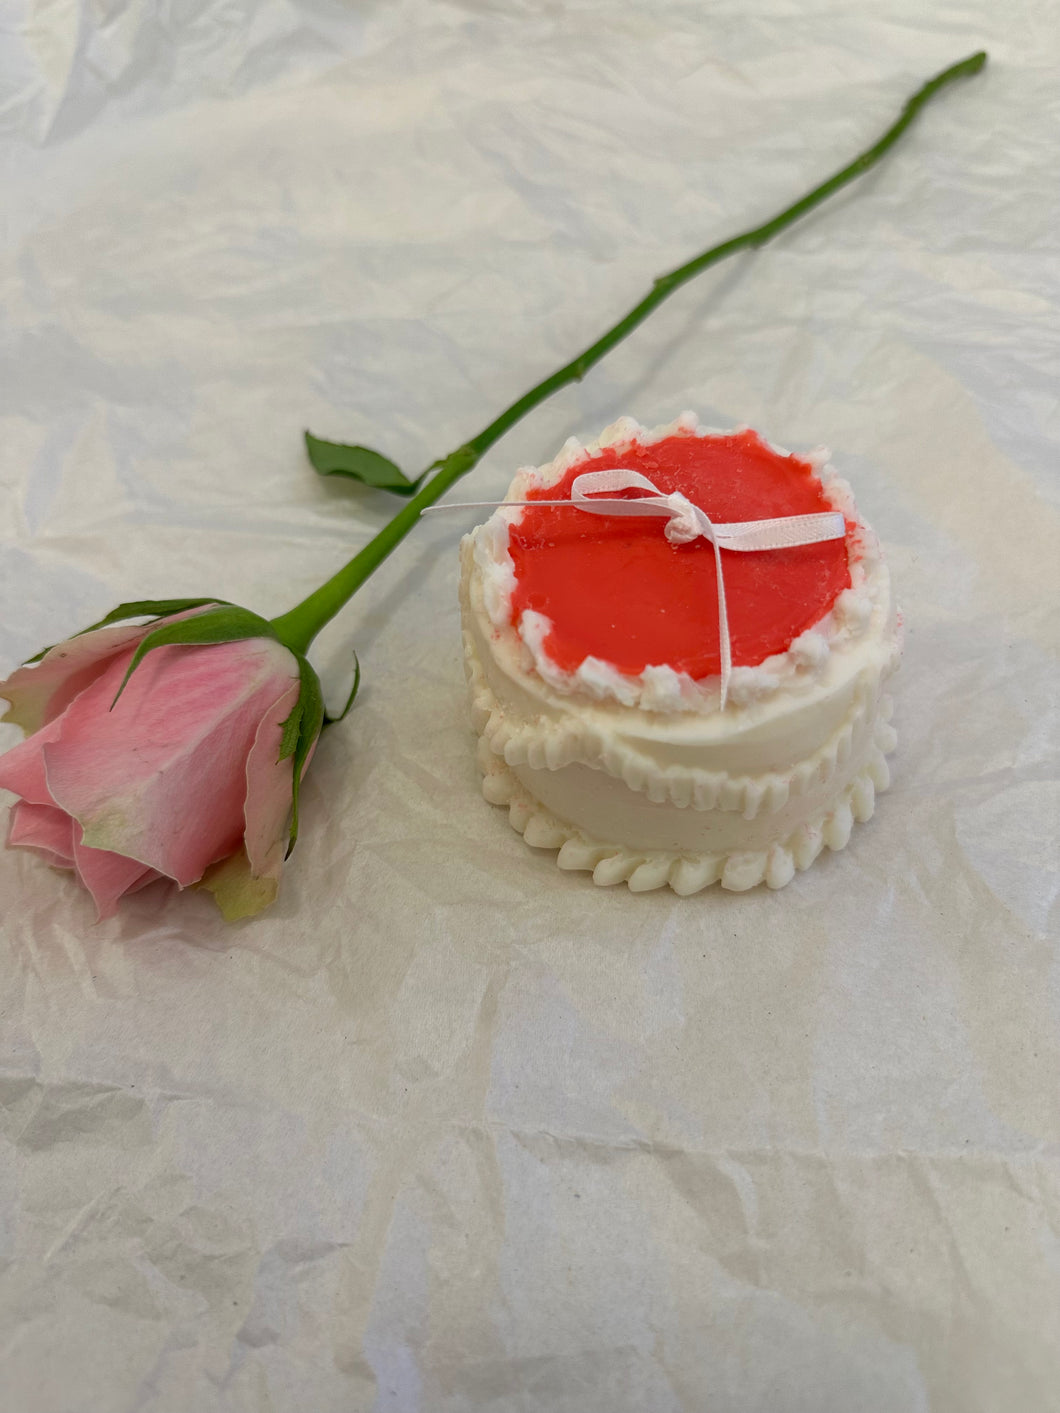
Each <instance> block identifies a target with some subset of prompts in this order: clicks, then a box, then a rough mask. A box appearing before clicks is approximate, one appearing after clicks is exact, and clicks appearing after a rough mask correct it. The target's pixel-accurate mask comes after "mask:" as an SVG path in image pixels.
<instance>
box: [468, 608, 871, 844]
mask: <svg viewBox="0 0 1060 1413" xmlns="http://www.w3.org/2000/svg"><path fill="white" fill-rule="evenodd" d="M464 664H465V671H466V673H467V679H468V689H469V696H470V699H471V717H472V721H473V722H474V725H475V729H476V730H477V731H478V732H479V734H480V736H481V737H482V739H483V740H484V741H486V742H487V743H488V745H489V748H490V750H491V751H492V752H493V754H494V755H496V756H501V757H503V758H504V760H505V762H506V763H507V764H508V765H510V766H512V765H528V766H530V768H531V769H532V770H560V769H562V768H563V766H565V765H571V764H573V763H574V762H575V761H578V762H580V763H581V764H583V765H588V766H590V767H591V768H596V769H603V770H604V771H606V772H607V774H608V775H611V776H614V777H615V778H616V779H618V780H621V781H622V782H623V783H624V784H625V785H627V786H628V787H629V789H631V790H635V791H636V792H637V793H638V794H643V795H646V796H647V797H648V799H649V800H651V801H652V803H653V804H672V805H676V806H677V807H678V808H679V809H685V808H688V807H689V806H691V807H693V808H695V809H700V810H707V809H721V810H725V811H733V812H735V811H739V812H740V813H741V814H742V815H743V817H744V819H748V820H750V819H756V818H757V817H758V815H759V813H761V811H762V809H763V807H764V808H765V809H766V810H767V812H769V813H771V814H773V813H776V811H778V810H780V809H783V807H784V805H785V804H786V803H787V802H788V800H789V798H791V797H792V796H800V795H803V794H805V793H806V792H807V791H808V790H809V789H811V788H818V787H819V786H822V785H827V784H828V782H829V781H830V780H831V779H832V778H833V777H834V776H835V774H836V772H837V771H838V770H840V769H841V768H842V767H843V766H844V765H845V764H846V762H847V760H848V759H849V758H850V752H851V749H852V747H853V739H854V731H855V728H856V727H857V726H858V725H859V723H860V721H861V719H862V718H863V716H864V714H865V699H864V695H863V694H862V693H861V692H859V693H858V695H857V697H856V698H855V701H854V705H853V707H852V708H851V711H850V713H849V715H848V716H847V718H846V720H845V721H843V722H842V723H841V724H840V726H839V727H837V729H836V730H835V731H834V732H833V734H832V736H831V737H830V738H829V740H827V741H826V742H825V743H824V745H823V746H821V747H819V748H818V750H817V751H815V752H814V754H813V755H811V756H807V757H806V759H805V760H802V761H800V762H799V764H798V765H797V766H796V767H795V768H794V770H792V771H788V772H784V773H780V772H769V773H766V774H763V775H757V776H751V775H738V776H732V775H728V774H727V773H726V772H724V771H708V770H702V769H697V768H696V767H694V766H674V767H671V768H669V769H662V768H660V767H659V766H657V765H656V764H655V763H654V762H653V761H651V760H650V759H649V758H648V757H646V756H644V755H642V754H641V753H640V752H638V751H636V750H634V748H633V747H632V746H630V745H629V744H628V743H626V742H623V743H622V745H621V746H615V747H610V748H607V747H605V746H604V745H603V744H602V743H601V741H600V737H599V733H598V732H597V731H595V730H593V729H591V728H583V727H580V726H577V725H571V724H569V723H563V722H556V723H555V724H550V725H549V726H547V727H546V726H544V725H543V723H541V722H536V723H530V722H525V723H513V722H512V721H510V720H509V719H508V718H507V717H506V716H505V713H504V710H503V708H502V707H501V706H500V703H499V702H498V701H497V699H496V697H495V696H494V694H493V690H492V688H491V687H490V685H489V682H488V681H487V680H486V674H485V671H484V669H483V667H482V663H481V661H480V660H479V655H478V651H477V649H476V645H475V641H474V638H473V636H472V634H471V633H469V632H466V631H465V633H464ZM892 709H893V703H892V701H891V698H890V697H889V696H887V695H883V696H881V697H880V700H879V704H878V707H877V722H876V728H875V730H876V738H877V745H878V747H879V748H880V750H881V751H883V752H888V751H893V750H894V747H895V744H896V742H897V739H898V738H897V736H896V735H895V733H894V730H893V728H892V727H891V726H890V725H888V722H889V720H890V716H891V712H892Z"/></svg>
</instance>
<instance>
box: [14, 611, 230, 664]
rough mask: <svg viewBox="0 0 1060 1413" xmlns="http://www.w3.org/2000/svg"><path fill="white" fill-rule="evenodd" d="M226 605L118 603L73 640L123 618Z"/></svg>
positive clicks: (36, 658) (47, 650) (36, 657)
mask: <svg viewBox="0 0 1060 1413" xmlns="http://www.w3.org/2000/svg"><path fill="white" fill-rule="evenodd" d="M211 603H216V604H227V603H228V600H227V599H136V600H134V601H133V602H131V603H120V604H119V605H118V607H117V608H112V609H111V611H110V612H109V613H107V614H104V616H103V617H102V618H101V619H99V621H98V622H96V623H90V624H89V625H88V627H87V628H82V629H80V630H79V631H78V632H77V633H75V634H74V637H75V638H81V637H83V636H84V635H85V634H86V633H94V632H95V631H96V629H97V628H108V627H109V626H110V625H111V624H112V623H120V622H121V621H122V620H123V619H125V618H162V617H165V616H166V615H168V614H170V613H184V612H185V611H186V610H187V609H189V608H202V607H203V606H204V605H206V604H211ZM54 646H55V644H54V643H53V644H52V645H51V647H47V648H41V650H40V652H39V653H35V654H34V656H33V657H28V658H27V659H26V661H25V664H24V665H25V666H26V667H28V666H29V665H30V664H31V663H34V662H40V660H41V658H42V657H44V655H45V654H46V653H50V652H51V650H52V647H54Z"/></svg>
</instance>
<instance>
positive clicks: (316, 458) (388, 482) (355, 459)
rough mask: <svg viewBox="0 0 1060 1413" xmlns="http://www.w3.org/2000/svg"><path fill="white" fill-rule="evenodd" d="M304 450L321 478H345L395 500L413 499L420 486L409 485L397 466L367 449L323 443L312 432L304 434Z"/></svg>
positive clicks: (413, 482) (415, 483)
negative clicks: (381, 492)
mask: <svg viewBox="0 0 1060 1413" xmlns="http://www.w3.org/2000/svg"><path fill="white" fill-rule="evenodd" d="M305 446H306V451H307V452H308V453H309V460H310V462H311V463H312V465H313V469H314V470H315V471H318V472H319V473H320V475H321V476H348V477H349V478H350V480H352V481H360V482H361V484H362V485H365V486H374V487H375V488H376V489H377V490H380V491H390V492H391V493H392V494H394V495H397V496H410V495H412V493H413V492H414V491H415V489H416V487H417V485H418V484H419V482H417V481H410V480H409V478H408V477H407V476H406V475H405V473H404V471H402V469H401V467H400V466H398V465H397V463H396V462H393V461H391V460H390V458H389V457H387V456H383V455H382V454H381V453H380V452H378V451H372V449H371V448H370V447H366V446H346V445H345V444H344V443H342V442H326V441H324V440H323V439H322V438H321V437H314V436H313V433H312V432H306V434H305Z"/></svg>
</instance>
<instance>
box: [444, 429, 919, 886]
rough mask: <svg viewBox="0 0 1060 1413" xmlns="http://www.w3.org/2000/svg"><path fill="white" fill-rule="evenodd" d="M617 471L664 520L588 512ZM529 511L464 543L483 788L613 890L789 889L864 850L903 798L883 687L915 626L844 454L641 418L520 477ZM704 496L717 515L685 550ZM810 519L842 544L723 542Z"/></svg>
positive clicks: (514, 513) (533, 839) (542, 840)
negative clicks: (861, 832)
mask: <svg viewBox="0 0 1060 1413" xmlns="http://www.w3.org/2000/svg"><path fill="white" fill-rule="evenodd" d="M604 470H609V471H614V472H615V474H617V472H618V471H619V470H621V471H622V472H625V473H629V477H630V479H631V480H632V482H633V484H634V485H635V486H641V485H648V486H650V487H651V488H652V492H653V494H652V496H651V497H650V498H651V499H654V500H656V501H660V500H662V498H672V499H667V500H666V502H665V504H664V505H663V506H662V507H661V518H660V513H653V514H648V513H642V510H643V507H642V506H637V507H636V508H635V509H634V512H633V513H622V514H619V513H615V511H614V510H608V509H607V508H606V506H603V507H599V506H598V507H595V508H594V513H591V514H590V513H587V509H589V508H590V507H588V506H586V504H585V497H584V496H582V497H581V499H580V501H579V503H577V504H575V503H573V502H572V494H574V493H576V492H577V490H578V486H579V484H581V483H584V482H585V480H586V479H588V480H590V481H591V480H593V479H596V480H599V479H600V478H599V477H596V478H593V477H591V476H590V477H588V478H586V473H589V472H600V471H604ZM579 478H581V481H579ZM644 478H647V479H646V481H645V479H644ZM674 493H678V494H677V496H676V497H674ZM619 495H620V498H621V499H623V500H625V499H629V498H633V499H641V498H642V496H643V492H640V491H635V490H627V491H621V492H619ZM682 497H683V498H684V501H682V500H681V498H682ZM507 499H508V501H513V502H527V504H523V505H511V506H509V505H505V506H501V507H499V508H498V509H497V511H496V512H495V513H494V514H493V515H492V516H491V517H490V519H489V520H488V521H487V522H486V523H485V524H484V525H481V526H479V527H478V529H477V530H476V531H474V532H473V534H472V535H470V536H468V537H466V538H465V541H464V544H463V546H462V559H463V574H462V585H461V600H462V606H463V618H464V630H465V660H466V666H467V672H468V678H469V683H470V688H471V698H472V708H473V715H474V719H475V724H476V727H477V728H478V730H479V732H480V734H481V742H480V750H479V763H480V766H481V767H482V770H483V777H484V778H483V792H484V794H485V795H486V798H487V799H489V800H491V801H493V802H495V803H499V804H506V805H507V806H508V808H509V818H510V820H511V822H512V824H513V825H514V826H515V827H516V828H517V829H519V830H520V831H521V832H522V833H523V834H524V837H525V838H526V840H527V842H528V843H530V844H531V845H534V846H536V847H539V848H551V849H558V850H559V853H558V862H559V864H560V866H561V867H563V868H572V869H579V868H581V869H591V870H592V872H593V877H594V879H595V881H596V882H598V883H616V882H620V881H626V882H628V884H629V886H630V888H631V889H633V890H634V891H640V890H644V889H648V888H654V887H658V886H661V885H663V884H669V885H670V886H671V887H672V888H673V889H674V890H675V891H677V892H679V893H692V892H696V891H698V890H699V889H701V888H704V887H706V886H707V885H708V884H710V883H713V882H717V881H720V882H721V883H722V885H723V886H725V887H728V888H734V889H742V888H748V887H752V886H754V885H755V884H757V883H760V882H765V883H767V884H769V885H770V886H772V887H779V886H781V885H783V884H784V883H786V882H788V881H789V879H790V878H791V877H792V876H793V874H794V872H795V870H796V869H797V868H800V867H808V866H809V864H810V863H812V862H813V860H814V858H816V857H817V855H818V854H819V853H820V851H821V849H822V848H823V847H824V846H825V845H827V846H829V847H831V848H832V849H838V848H842V847H843V845H844V844H845V843H846V842H847V839H848V838H849V835H850V831H851V826H852V823H853V821H854V820H855V819H866V818H868V816H869V815H870V814H871V813H872V810H873V804H874V797H875V792H876V791H877V790H878V789H882V788H884V787H885V786H886V784H887V779H888V774H887V766H886V762H885V760H884V754H885V752H887V751H888V750H890V749H892V748H893V745H894V733H893V731H892V729H891V727H890V726H889V725H888V723H887V718H888V716H889V711H890V703H889V701H888V699H887V698H885V697H884V696H883V694H882V691H881V688H882V685H883V683H884V681H885V679H886V678H887V676H888V675H889V674H890V673H891V671H893V669H894V668H895V666H896V665H897V661H898V655H899V636H900V634H899V626H898V619H897V615H896V613H895V611H894V608H893V605H892V603H891V596H890V585H889V580H888V576H887V571H886V567H885V566H884V564H883V562H882V560H881V558H880V555H879V550H878V546H877V543H876V539H875V536H874V535H873V534H872V532H871V530H870V529H869V528H868V526H867V525H865V523H864V522H863V521H862V520H861V519H860V517H859V516H858V514H857V510H856V508H855V506H854V501H853V496H852V495H851V492H850V489H849V487H848V486H847V485H846V483H845V482H843V481H841V480H840V479H839V477H838V476H837V475H836V474H835V472H834V471H833V470H832V468H831V467H830V466H829V465H828V462H827V454H826V453H824V452H815V453H812V454H810V455H809V456H807V457H802V458H800V457H796V456H791V455H790V454H789V453H787V452H785V451H782V450H780V449H779V448H777V447H774V446H771V445H769V444H768V443H767V442H765V441H764V440H762V439H761V438H760V437H759V436H758V435H756V433H754V432H752V431H750V430H747V429H742V430H739V431H735V432H717V431H713V430H711V429H707V428H703V427H701V426H700V425H699V423H698V421H697V420H696V418H695V417H694V416H693V415H692V414H690V413H686V414H685V415H684V416H682V417H681V418H679V419H678V420H677V421H676V422H675V423H672V424H670V425H669V426H666V427H660V428H656V429H654V430H652V431H648V430H646V429H645V428H643V427H640V426H639V425H638V424H637V423H636V422H634V421H632V419H629V418H623V419H621V420H620V421H619V422H617V423H615V424H614V426H612V427H610V428H608V429H607V430H606V432H604V433H603V434H602V435H601V437H600V438H599V439H598V441H596V442H595V443H593V444H591V445H590V446H587V447H583V446H581V445H579V444H578V443H577V442H575V441H573V440H572V441H571V442H568V443H567V445H566V446H565V447H564V449H563V450H562V452H561V453H560V455H559V456H558V457H557V458H556V459H555V461H553V462H552V463H550V464H549V465H547V466H544V467H540V468H537V469H527V470H524V471H521V472H520V473H519V474H518V475H517V476H516V478H515V480H514V482H513V483H512V486H511V488H510V490H509V494H508V498H507ZM539 502H542V503H541V504H538V503H539ZM556 502H561V504H556ZM566 502H571V503H569V504H568V503H566ZM611 504H612V506H613V505H614V501H613V500H612V501H611ZM681 504H684V505H686V506H689V504H690V507H696V508H697V512H699V513H701V514H699V516H698V519H699V523H700V524H701V525H702V524H703V515H704V514H705V516H706V517H709V520H707V521H706V522H705V527H704V528H701V529H700V530H699V531H698V533H697V531H696V530H695V529H693V530H692V531H691V536H692V537H691V538H689V539H688V540H687V542H684V543H675V542H674V541H675V540H679V539H680V538H681V536H680V535H676V534H674V533H673V530H672V528H671V526H670V525H669V524H668V523H667V519H666V517H667V515H668V514H670V513H671V512H670V511H669V510H668V508H667V507H669V506H671V505H681ZM619 509H622V507H619ZM654 510H655V511H656V512H660V507H659V506H655V507H654ZM697 512H693V513H697ZM825 512H832V513H831V514H825ZM835 512H839V515H836V514H835ZM674 513H676V512H674ZM807 516H810V517H815V521H816V522H820V521H822V520H823V521H825V522H827V524H828V527H829V528H828V529H827V534H828V535H829V536H830V538H825V539H817V540H811V542H809V543H799V542H796V541H795V540H794V535H793V533H791V531H790V529H789V534H788V537H787V539H786V540H785V547H784V548H754V550H753V552H738V551H737V549H735V548H733V549H729V548H725V547H724V546H725V544H726V543H727V541H726V539H725V538H724V532H725V531H726V530H739V529H740V528H741V523H742V522H762V521H770V520H774V519H776V518H780V520H781V521H782V523H783V525H784V526H785V528H786V529H787V528H789V527H798V526H800V525H802V524H806V523H809V522H805V521H803V520H795V519H791V517H807ZM840 516H841V517H842V518H841V519H840ZM733 522H737V523H736V524H735V525H734V524H733ZM743 528H744V529H746V526H743ZM715 530H716V531H717V535H716V536H715V535H714V531H715ZM708 535H710V537H712V538H714V537H716V538H717V540H718V546H719V549H718V552H717V554H716V551H715V546H714V544H712V543H711V542H710V539H709V538H708V537H707V536H708ZM729 543H733V544H736V541H735V540H730V541H729ZM770 543H772V541H770ZM744 548H745V549H746V548H748V546H746V545H745V546H744ZM719 560H720V566H721V570H722V576H723V580H724V590H725V593H724V610H723V611H720V610H721V606H720V605H719V596H718V563H719ZM723 635H724V636H725V638H726V639H727V641H728V644H729V652H730V655H731V667H729V666H726V668H725V671H726V673H727V679H726V680H727V688H726V698H725V700H724V701H723V693H722V690H721V677H720V675H719V674H720V673H721V671H722V661H723V653H722V639H723Z"/></svg>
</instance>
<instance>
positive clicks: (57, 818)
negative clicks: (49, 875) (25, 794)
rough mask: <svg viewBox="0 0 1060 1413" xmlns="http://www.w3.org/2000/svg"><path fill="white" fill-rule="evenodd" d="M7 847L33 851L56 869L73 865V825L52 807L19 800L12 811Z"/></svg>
mask: <svg viewBox="0 0 1060 1413" xmlns="http://www.w3.org/2000/svg"><path fill="white" fill-rule="evenodd" d="M7 843H8V847H9V848H18V849H33V850H34V851H35V852H36V853H38V854H42V855H43V856H44V858H46V859H47V860H48V862H49V863H50V864H54V865H55V867H56V868H73V866H74V822H73V820H72V819H71V818H70V816H69V815H68V814H64V813H63V812H62V810H60V809H56V808H55V806H54V805H35V804H27V803H26V802H25V801H24V800H19V801H18V802H17V803H16V804H15V805H14V806H13V808H12V810H11V823H10V825H9V827H8V833H7Z"/></svg>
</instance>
